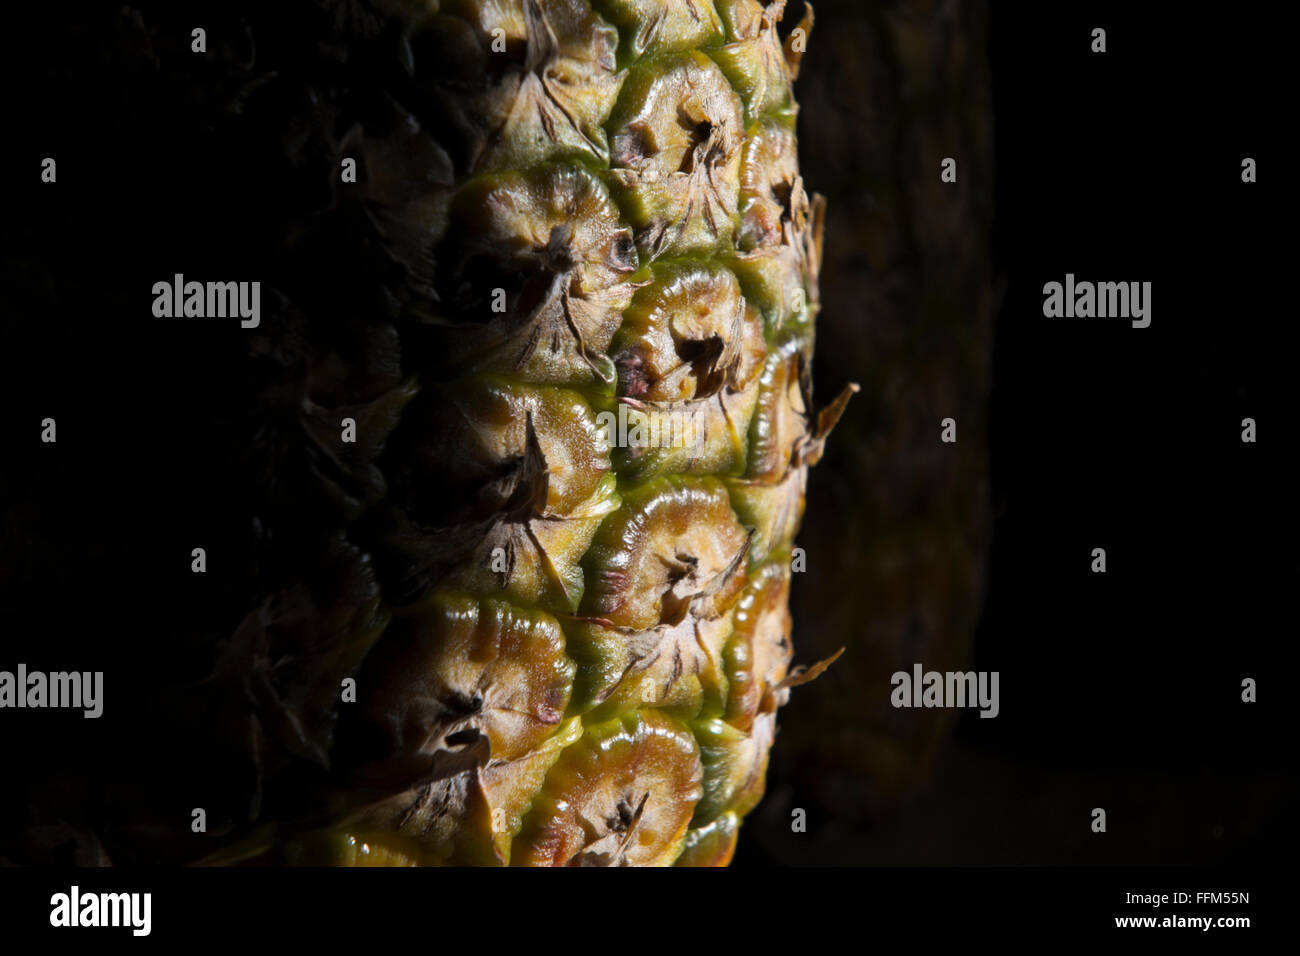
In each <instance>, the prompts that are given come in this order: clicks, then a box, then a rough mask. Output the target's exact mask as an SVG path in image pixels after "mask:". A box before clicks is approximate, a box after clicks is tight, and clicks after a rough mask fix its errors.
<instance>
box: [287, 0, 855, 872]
mask: <svg viewBox="0 0 1300 956" xmlns="http://www.w3.org/2000/svg"><path fill="white" fill-rule="evenodd" d="M333 6H335V7H337V9H338V10H339V11H345V10H348V9H351V6H350V5H349V4H344V3H339V4H334V5H333ZM783 7H784V3H783V2H781V0H777V2H770V3H767V4H762V3H759V2H757V0H671V2H660V0H492V2H488V0H483V2H470V0H443V2H437V0H425V2H414V0H388V2H385V3H378V4H375V5H374V8H373V9H371V8H366V9H367V10H368V11H369V13H368V16H367V18H365V19H363V20H362V22H361V24H360V25H359V26H357V25H352V26H350V27H349V29H351V30H353V31H354V32H356V33H358V34H359V35H360V36H362V37H363V39H364V41H365V42H364V43H363V44H362V45H363V46H364V47H365V48H366V49H375V48H379V49H383V50H396V51H397V58H398V60H399V62H400V63H401V64H402V66H403V69H402V76H403V77H404V79H403V80H402V82H401V83H400V84H397V85H391V86H389V87H388V88H387V89H385V90H384V91H383V95H382V96H373V97H371V98H370V99H369V100H368V101H367V106H366V109H365V110H364V115H363V116H362V117H361V118H360V119H357V120H356V121H355V122H350V123H349V124H348V125H347V128H346V130H343V131H340V132H339V133H338V138H337V142H336V143H335V148H336V153H335V160H334V162H335V164H336V165H335V168H336V169H337V163H338V161H339V160H340V159H342V158H346V157H352V158H355V159H356V161H357V168H358V178H357V182H356V183H355V185H343V186H339V187H337V188H336V200H335V202H336V206H337V209H336V210H335V211H336V213H338V210H342V211H343V214H344V215H346V214H348V212H349V211H350V212H351V214H352V216H353V218H352V219H351V220H349V223H350V225H349V228H351V229H354V230H355V229H360V230H361V231H362V232H363V233H364V234H365V235H366V237H367V239H366V241H367V242H369V243H370V246H371V247H372V249H374V250H378V254H379V255H380V257H381V258H382V259H383V261H384V263H385V269H386V270H387V271H386V273H385V275H386V276H387V278H386V280H385V287H384V302H385V307H386V308H387V310H388V322H389V327H390V328H391V331H392V335H393V337H394V338H395V339H396V343H397V344H396V345H394V346H393V349H394V350H396V352H398V353H399V354H400V375H390V376H389V377H388V381H387V382H386V387H385V388H383V389H381V390H376V391H375V394H370V395H366V396H365V397H364V399H352V400H350V401H349V402H335V403H334V404H333V405H325V407H326V408H329V409H330V411H331V412H339V413H340V414H342V413H345V412H343V411H342V410H343V409H346V413H347V414H350V415H351V416H352V417H354V418H355V419H356V420H357V422H358V429H359V431H361V432H364V433H366V434H367V435H368V436H369V438H368V439H367V441H369V443H370V444H369V445H368V446H367V448H366V449H364V450H363V451H362V452H360V453H359V454H360V456H361V457H360V458H358V459H355V460H353V459H343V460H341V461H334V462H333V464H334V465H335V466H336V468H335V470H333V471H331V470H330V469H329V468H325V469H323V473H324V474H325V475H326V476H327V478H328V480H325V481H323V482H322V484H324V485H325V486H327V488H328V489H330V491H331V492H332V494H330V495H327V496H326V497H327V498H329V500H330V507H332V508H334V509H335V513H337V514H340V515H341V516H342V517H343V519H344V520H343V528H344V530H343V532H342V533H343V535H344V538H345V540H346V542H347V544H346V546H345V549H346V553H347V555H348V558H347V561H349V562H351V565H352V566H354V567H358V568H360V569H361V570H360V571H359V572H358V576H359V577H360V578H361V579H362V580H363V581H364V582H365V584H364V585H359V587H360V592H359V593H360V594H361V597H359V598H358V600H357V602H356V603H357V605H358V606H361V605H364V607H365V608H366V613H364V614H360V613H358V614H355V615H354V616H353V617H351V618H347V617H346V615H340V614H336V615H335V617H334V618H332V619H331V620H330V621H329V625H330V626H332V627H334V628H336V629H337V630H341V631H342V632H345V633H347V634H348V635H350V636H349V637H348V638H347V639H346V640H343V641H341V642H340V643H341V644H342V645H343V646H344V647H345V648H347V649H349V653H348V654H344V655H342V657H341V658H340V659H339V661H338V667H339V668H341V669H339V670H335V671H329V672H328V673H329V674H332V675H333V676H334V677H335V678H337V676H338V674H339V673H346V674H350V675H352V676H354V677H355V680H356V686H355V702H352V701H347V702H344V703H340V704H338V705H337V707H336V708H334V709H333V710H330V707H329V706H328V705H326V704H324V703H321V704H320V708H321V709H324V710H330V712H331V714H332V716H331V718H330V721H329V726H330V732H329V734H328V738H327V739H328V745H329V748H330V753H329V755H328V758H327V762H328V765H329V768H330V777H329V781H330V784H329V786H328V787H324V788H318V791H319V792H318V800H317V803H318V804H319V807H318V810H319V812H318V813H315V814H314V815H313V816H312V817H311V818H310V819H307V820H301V819H300V820H298V821H297V822H296V823H295V824H294V825H293V826H288V825H282V826H281V827H279V828H278V829H276V830H274V831H273V832H272V834H271V835H270V836H268V837H267V842H268V843H270V844H273V845H272V846H270V847H269V848H264V849H265V852H264V855H263V858H264V859H267V860H278V861H282V862H309V863H313V862H314V863H348V864H356V865H367V864H380V865H406V864H476V865H477V864H508V865H529V864H547V865H624V864H630V865H637V864H640V865H671V864H674V863H676V864H681V865H723V864H726V863H727V862H728V861H729V860H730V858H731V855H732V853H733V851H734V847H735V843H736V839H737V834H738V832H739V826H740V821H741V819H742V818H743V816H744V815H745V813H747V812H748V811H749V810H750V809H752V808H753V807H754V805H755V804H756V803H757V802H758V800H759V799H760V797H761V795H762V790H763V778H764V772H765V769H766V763H767V755H768V751H769V748H770V746H771V743H772V740H773V736H774V734H775V729H776V728H775V714H776V711H777V708H778V707H779V706H780V705H781V704H782V703H784V702H785V700H786V698H787V696H788V693H789V690H788V688H789V686H790V684H791V683H792V682H794V681H797V680H798V677H797V675H794V674H791V673H789V668H790V663H791V654H792V648H791V643H790V618H789V614H788V611H787V598H788V592H789V586H790V552H791V549H792V548H793V539H794V535H795V532H796V531H797V528H798V523H799V519H800V516H801V513H802V507H803V495H804V486H805V480H806V473H807V468H808V466H809V465H811V464H814V463H815V462H816V460H817V459H818V457H819V456H820V453H821V446H822V442H823V440H824V438H825V434H826V432H827V431H828V430H829V428H830V427H831V426H832V425H833V424H834V420H835V419H836V418H837V417H838V414H839V411H840V410H842V408H843V403H844V400H846V399H847V397H848V394H849V390H846V391H845V393H844V394H843V395H841V397H840V398H839V399H837V400H836V401H835V402H833V403H832V405H831V406H830V408H829V409H828V410H827V411H825V412H823V413H822V414H821V415H815V414H814V412H813V409H812V406H811V383H810V378H809V368H810V358H811V350H812V347H813V319H814V316H815V314H816V312H817V307H818V296H817V279H818V268H819V262H820V256H821V249H820V243H821V229H822V214H823V207H822V203H821V201H820V198H819V197H810V196H809V194H808V193H807V192H806V190H805V187H804V183H803V180H802V179H801V177H800V176H799V172H798V163H797V151H796V142H795V115H796V104H795V101H794V99H793V97H792V92H791V85H792V82H793V79H794V77H795V75H796V74H797V72H798V65H799V58H800V56H801V54H802V51H803V44H804V42H805V41H806V39H807V36H808V33H809V31H810V30H811V25H812V21H811V11H810V10H808V11H807V12H806V13H805V14H804V17H803V20H802V21H801V22H800V23H799V24H798V26H797V27H795V28H793V30H791V31H790V32H788V34H787V35H786V36H785V37H784V38H783V37H782V35H781V34H780V33H779V32H778V26H777V24H778V22H779V21H780V19H781V17H782V14H783V12H784V11H783ZM342 16H343V14H342V13H340V17H342ZM356 69H357V70H358V71H360V70H361V69H362V67H360V66H358V67H357V68H356ZM354 79H355V78H354ZM355 82H358V83H360V82H361V80H360V79H355ZM340 111H341V112H342V108H340ZM340 115H341V114H340ZM336 127H337V124H336ZM303 246H304V247H305V248H307V249H308V250H309V249H310V245H309V243H303ZM289 298H290V300H292V301H293V303H294V305H293V307H294V308H301V309H302V311H303V312H304V314H306V315H307V319H308V321H309V322H310V321H311V320H312V316H313V313H312V312H311V310H310V308H309V307H308V306H307V305H305V304H303V303H301V301H300V299H301V297H294V296H293V295H292V294H290V296H289ZM317 307H318V308H319V307H323V305H318V306H317ZM344 391H346V390H344ZM322 404H324V403H322ZM322 417H323V418H328V417H329V416H328V415H324V413H322ZM321 434H322V439H321V444H322V445H323V444H324V442H325V439H324V437H323V436H324V428H323V427H322V432H321ZM337 454H339V455H342V454H344V453H337ZM340 475H341V476H342V477H338V476H340ZM358 475H359V476H360V477H356V476H358ZM349 476H352V477H353V478H354V479H355V480H353V481H351V482H349V481H348V480H346V479H347V478H348V477H349ZM376 476H377V477H376ZM367 587H368V588H369V590H367ZM362 598H364V600H362ZM322 673H325V672H324V671H323V672H322ZM321 683H322V686H324V685H325V684H326V681H325V680H324V679H323V678H322V679H321ZM335 686H337V684H335Z"/></svg>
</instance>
